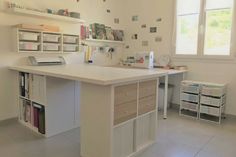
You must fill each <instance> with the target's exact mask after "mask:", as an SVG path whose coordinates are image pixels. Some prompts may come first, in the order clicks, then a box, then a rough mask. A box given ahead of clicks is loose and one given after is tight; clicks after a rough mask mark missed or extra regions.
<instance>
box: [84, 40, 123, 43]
mask: <svg viewBox="0 0 236 157" xmlns="http://www.w3.org/2000/svg"><path fill="white" fill-rule="evenodd" d="M84 41H86V42H100V43H113V44H125V42H124V41H115V40H100V39H85V40H84Z"/></svg>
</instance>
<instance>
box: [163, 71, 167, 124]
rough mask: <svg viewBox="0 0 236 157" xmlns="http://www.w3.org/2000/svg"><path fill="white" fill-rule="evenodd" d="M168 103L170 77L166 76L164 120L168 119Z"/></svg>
mask: <svg viewBox="0 0 236 157" xmlns="http://www.w3.org/2000/svg"><path fill="white" fill-rule="evenodd" d="M167 103H168V75H165V96H164V115H163V118H164V119H167V106H168V105H167Z"/></svg>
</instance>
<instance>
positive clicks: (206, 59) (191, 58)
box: [171, 55, 236, 63]
mask: <svg viewBox="0 0 236 157" xmlns="http://www.w3.org/2000/svg"><path fill="white" fill-rule="evenodd" d="M171 58H172V60H173V61H185V62H186V61H195V62H223V63H224V62H226V63H236V57H234V56H233V55H231V56H199V55H172V56H171Z"/></svg>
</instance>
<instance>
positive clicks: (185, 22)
mask: <svg viewBox="0 0 236 157" xmlns="http://www.w3.org/2000/svg"><path fill="white" fill-rule="evenodd" d="M177 21H178V22H177V35H176V54H187V55H194V54H197V43H198V42H197V41H198V23H199V14H196V15H186V16H178V19H177Z"/></svg>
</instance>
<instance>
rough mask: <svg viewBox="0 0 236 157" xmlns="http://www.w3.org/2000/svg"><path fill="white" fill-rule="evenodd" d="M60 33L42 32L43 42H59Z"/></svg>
mask: <svg viewBox="0 0 236 157" xmlns="http://www.w3.org/2000/svg"><path fill="white" fill-rule="evenodd" d="M60 38H61V35H60V34H49V33H44V34H43V42H52V43H59V42H60Z"/></svg>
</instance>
